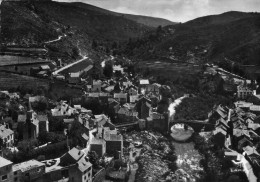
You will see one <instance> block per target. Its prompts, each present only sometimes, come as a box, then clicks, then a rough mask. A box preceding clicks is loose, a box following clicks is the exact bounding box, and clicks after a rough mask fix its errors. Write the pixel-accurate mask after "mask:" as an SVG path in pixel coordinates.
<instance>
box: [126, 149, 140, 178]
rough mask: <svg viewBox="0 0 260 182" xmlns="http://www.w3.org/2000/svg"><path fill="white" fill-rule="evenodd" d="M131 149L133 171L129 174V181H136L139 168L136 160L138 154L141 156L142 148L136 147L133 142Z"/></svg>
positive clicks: (131, 167)
mask: <svg viewBox="0 0 260 182" xmlns="http://www.w3.org/2000/svg"><path fill="white" fill-rule="evenodd" d="M131 145H132V146H131V151H130V154H129V161H130V169H131V173H130V175H129V179H128V182H134V181H135V175H136V172H137V170H138V167H139V166H138V164H137V162H136V158H137V157H138V156H140V154H141V149H140V148H135V147H134V146H133V144H131Z"/></svg>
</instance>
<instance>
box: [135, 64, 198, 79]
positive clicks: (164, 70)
mask: <svg viewBox="0 0 260 182" xmlns="http://www.w3.org/2000/svg"><path fill="white" fill-rule="evenodd" d="M138 67H139V68H140V69H142V70H144V71H145V70H147V69H148V70H149V72H150V73H152V74H153V75H155V76H162V77H168V78H169V77H174V76H175V75H178V76H180V75H193V74H197V73H199V72H200V70H201V68H200V66H199V65H194V64H188V63H171V62H161V61H142V62H140V63H139V64H138Z"/></svg>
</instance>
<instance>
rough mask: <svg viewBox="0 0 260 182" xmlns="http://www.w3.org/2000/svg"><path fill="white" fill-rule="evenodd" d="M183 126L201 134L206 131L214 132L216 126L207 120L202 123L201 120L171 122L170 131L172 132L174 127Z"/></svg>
mask: <svg viewBox="0 0 260 182" xmlns="http://www.w3.org/2000/svg"><path fill="white" fill-rule="evenodd" d="M178 124H183V125H187V126H189V127H191V128H192V129H193V130H194V131H195V132H201V131H202V130H204V131H212V130H214V128H215V127H214V126H215V125H214V124H212V123H209V122H208V121H207V120H204V121H201V120H173V121H169V128H168V129H169V130H171V128H172V126H174V125H178Z"/></svg>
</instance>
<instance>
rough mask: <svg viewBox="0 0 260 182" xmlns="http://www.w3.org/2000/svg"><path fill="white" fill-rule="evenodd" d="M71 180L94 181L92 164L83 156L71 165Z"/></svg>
mask: <svg viewBox="0 0 260 182" xmlns="http://www.w3.org/2000/svg"><path fill="white" fill-rule="evenodd" d="M69 181H71V182H92V164H91V163H90V162H89V161H88V159H87V158H85V157H82V158H81V159H80V160H79V161H78V162H77V163H76V164H74V165H71V166H69Z"/></svg>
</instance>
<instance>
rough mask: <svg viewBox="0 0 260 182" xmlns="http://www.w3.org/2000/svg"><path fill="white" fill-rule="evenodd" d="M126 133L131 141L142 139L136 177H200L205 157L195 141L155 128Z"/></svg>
mask: <svg viewBox="0 0 260 182" xmlns="http://www.w3.org/2000/svg"><path fill="white" fill-rule="evenodd" d="M124 137H125V139H126V140H127V141H130V142H131V143H138V142H139V141H140V142H142V144H141V145H140V146H138V147H139V148H140V153H139V154H138V155H139V156H138V157H136V162H137V163H138V169H137V172H136V174H135V181H137V182H159V181H168V182H170V181H196V180H197V179H198V178H199V177H200V173H201V171H202V170H203V169H202V168H201V167H200V166H199V163H200V162H199V161H200V159H201V158H202V157H201V156H200V155H199V153H198V152H197V151H196V150H195V149H194V144H193V143H178V142H174V141H173V140H172V138H171V137H166V136H164V135H162V134H160V133H158V132H154V131H141V132H137V131H132V132H129V133H126V134H124Z"/></svg>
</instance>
